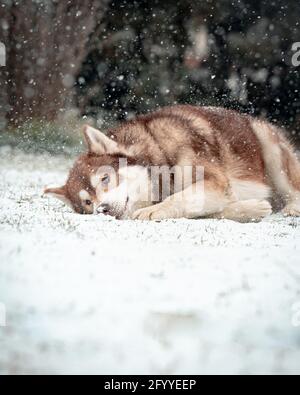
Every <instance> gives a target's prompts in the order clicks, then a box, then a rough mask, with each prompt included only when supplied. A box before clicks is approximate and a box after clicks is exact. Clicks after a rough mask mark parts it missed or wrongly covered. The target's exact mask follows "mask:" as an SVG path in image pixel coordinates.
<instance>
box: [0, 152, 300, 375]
mask: <svg viewBox="0 0 300 395" xmlns="http://www.w3.org/2000/svg"><path fill="white" fill-rule="evenodd" d="M70 164H71V162H70V161H69V160H66V159H64V158H56V157H55V158H53V157H50V156H47V155H43V156H41V155H40V156H35V157H34V156H31V155H25V154H22V153H20V152H18V151H12V150H11V149H9V148H2V149H1V150H0V203H1V206H0V207H1V209H0V262H1V263H0V373H9V374H14V373H22V374H27V373H97V374H171V373H174V374H205V373H208V374H214V373H221V374H227V373H246V374H247V373H249V374H255V373H297V374H299V373H300V243H299V241H300V220H296V219H285V218H283V217H281V216H280V215H274V216H272V217H271V218H269V219H267V220H264V221H263V222H262V223H260V224H237V223H233V222H230V221H215V220H199V221H187V220H180V221H166V222H162V223H140V222H131V221H125V222H119V221H115V220H113V219H108V218H102V217H93V216H78V215H75V214H73V213H71V212H70V211H69V209H68V208H65V207H64V206H63V205H61V204H60V203H59V202H56V201H54V200H50V199H48V198H42V197H41V193H42V189H43V187H44V186H45V185H49V184H60V183H62V182H63V181H64V179H65V177H66V170H67V168H68V166H70ZM5 312H6V314H5ZM5 319H6V325H5V322H4V321H5Z"/></svg>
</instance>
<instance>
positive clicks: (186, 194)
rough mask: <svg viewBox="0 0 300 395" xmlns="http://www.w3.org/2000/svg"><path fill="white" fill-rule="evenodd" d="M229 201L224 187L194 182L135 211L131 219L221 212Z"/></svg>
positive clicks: (190, 215) (204, 214)
mask: <svg viewBox="0 0 300 395" xmlns="http://www.w3.org/2000/svg"><path fill="white" fill-rule="evenodd" d="M229 202H230V197H229V196H227V194H226V188H224V189H220V188H218V187H216V185H215V183H212V182H209V181H208V182H205V184H203V183H200V184H194V185H192V186H190V187H188V188H187V189H185V190H183V191H182V192H179V193H176V194H174V195H172V196H170V197H168V198H167V199H166V200H164V201H163V202H162V203H159V204H156V205H154V206H150V207H147V208H144V209H141V210H138V211H136V212H135V213H134V214H133V219H138V220H144V221H147V220H164V219H177V218H190V219H193V218H200V217H206V216H209V215H212V214H216V213H220V212H222V211H223V210H224V208H225V207H226V206H227V204H229Z"/></svg>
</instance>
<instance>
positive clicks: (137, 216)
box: [133, 203, 179, 221]
mask: <svg viewBox="0 0 300 395" xmlns="http://www.w3.org/2000/svg"><path fill="white" fill-rule="evenodd" d="M174 218H179V210H175V209H174V208H173V207H171V206H168V205H167V204H163V203H161V204H156V205H155V206H150V207H146V208H143V209H140V210H138V211H136V212H135V213H134V214H133V219H134V220H139V221H163V220H165V219H174Z"/></svg>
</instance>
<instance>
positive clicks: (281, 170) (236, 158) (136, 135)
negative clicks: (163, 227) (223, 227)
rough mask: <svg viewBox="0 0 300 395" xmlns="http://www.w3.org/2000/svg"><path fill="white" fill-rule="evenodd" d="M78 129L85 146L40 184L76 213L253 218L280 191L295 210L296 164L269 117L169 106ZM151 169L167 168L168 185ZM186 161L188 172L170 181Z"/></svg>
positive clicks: (288, 210) (299, 172)
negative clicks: (110, 125) (59, 175)
mask: <svg viewBox="0 0 300 395" xmlns="http://www.w3.org/2000/svg"><path fill="white" fill-rule="evenodd" d="M84 135H85V139H86V142H87V145H88V152H87V153H86V154H85V155H82V156H81V157H80V158H79V159H78V160H77V161H76V163H75V165H74V167H73V169H72V170H71V172H70V175H69V178H68V180H67V183H66V185H65V186H63V187H61V188H48V189H46V191H45V193H47V194H52V195H54V196H55V197H57V198H59V199H60V200H62V201H63V202H65V203H67V204H68V205H70V206H71V207H72V208H73V210H75V212H77V213H79V214H97V213H101V214H105V215H110V216H113V217H115V218H117V219H139V220H163V219H169V218H202V217H210V218H224V219H230V220H235V221H242V222H247V221H259V220H261V219H262V218H264V217H266V216H268V215H270V214H271V213H272V206H271V204H270V201H271V199H272V197H274V196H280V197H281V200H282V202H283V203H284V208H283V213H284V214H285V215H286V216H300V163H299V162H298V159H297V157H296V154H295V153H294V150H293V147H292V146H291V145H290V144H289V142H288V141H287V139H286V138H285V137H284V135H283V133H282V131H281V130H280V129H279V128H277V127H275V126H274V125H272V124H270V123H268V122H265V121H262V120H259V119H256V118H252V117H251V116H248V115H242V114H239V113H237V112H235V111H231V110H226V109H223V108H214V107H194V106H174V107H166V108H163V109H160V110H158V111H156V112H154V113H152V114H148V115H142V116H140V117H138V118H137V119H135V120H131V121H127V122H124V123H123V124H122V125H121V126H120V127H118V128H116V129H114V130H110V131H109V133H107V134H106V135H105V134H103V133H101V132H100V131H98V130H96V129H94V128H92V127H90V126H86V127H85V129H84ZM153 168H154V169H157V168H158V169H160V171H161V169H164V170H169V171H170V177H169V185H168V186H166V185H165V183H166V177H164V175H163V172H161V173H160V175H159V176H158V177H156V179H155V180H153V171H152V169H153ZM185 168H191V169H192V172H191V175H190V177H186V179H184V181H183V182H182V183H180V182H176V180H177V181H178V175H179V174H180V173H181V174H183V173H184V169H185ZM195 169H203V172H201V171H199V172H198V173H197V171H196V170H195ZM161 189H164V190H165V191H167V192H165V194H163V193H162V191H161ZM155 190H156V193H155ZM154 196H155V198H154Z"/></svg>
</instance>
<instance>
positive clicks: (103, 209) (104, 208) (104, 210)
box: [97, 203, 110, 215]
mask: <svg viewBox="0 0 300 395" xmlns="http://www.w3.org/2000/svg"><path fill="white" fill-rule="evenodd" d="M97 212H98V214H104V215H109V212H110V205H109V204H107V203H103V204H100V206H99V207H98V208H97Z"/></svg>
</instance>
